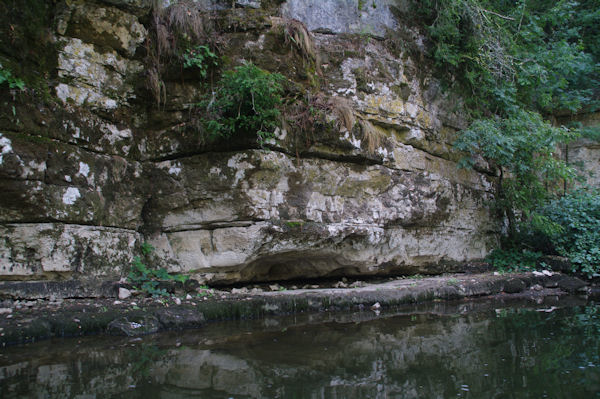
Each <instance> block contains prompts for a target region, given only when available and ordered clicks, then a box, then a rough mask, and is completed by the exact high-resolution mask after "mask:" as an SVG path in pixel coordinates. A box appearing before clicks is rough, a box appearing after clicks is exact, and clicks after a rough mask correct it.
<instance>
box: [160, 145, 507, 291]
mask: <svg viewBox="0 0 600 399" xmlns="http://www.w3.org/2000/svg"><path fill="white" fill-rule="evenodd" d="M158 166H159V171H158V172H162V177H161V178H159V179H157V180H158V181H160V182H161V183H162V184H161V185H160V186H157V190H156V193H157V196H156V197H155V199H154V202H153V203H152V205H153V206H154V207H155V208H154V209H152V210H150V211H151V212H152V213H153V214H154V215H155V217H156V218H157V220H161V222H160V226H159V230H160V231H162V233H160V232H158V235H157V236H155V238H154V239H153V240H152V243H153V244H154V246H155V247H156V248H157V249H158V255H159V256H161V257H165V258H167V259H168V258H169V257H171V260H170V262H171V263H172V264H173V265H178V267H174V271H175V270H178V271H185V272H196V273H202V274H204V275H205V276H204V277H205V279H208V280H209V281H230V282H233V281H237V280H249V279H251V280H262V279H281V278H284V279H285V278H288V277H290V276H294V277H318V276H326V275H330V274H360V273H364V274H387V273H392V272H401V271H404V272H416V271H417V270H418V271H422V268H426V267H427V266H430V267H433V266H434V265H440V266H441V265H442V264H446V265H450V264H451V263H452V262H461V261H467V260H469V259H474V258H483V257H484V256H485V254H486V253H487V251H489V249H490V248H491V247H492V246H493V245H494V244H495V242H496V241H495V237H494V235H493V234H489V233H488V231H489V230H491V229H493V226H494V223H493V220H492V219H491V217H490V215H489V214H488V213H487V211H485V210H483V209H482V208H481V206H480V204H481V202H482V201H484V199H485V198H486V197H487V196H488V193H486V192H485V191H477V190H475V189H474V188H472V187H465V186H462V185H459V184H455V183H451V182H449V181H448V180H446V179H442V178H440V177H439V176H436V175H434V174H430V173H427V172H399V171H396V170H393V169H389V168H387V167H384V166H380V165H373V166H366V165H356V164H344V163H340V162H332V161H327V160H314V159H313V160H299V161H297V162H296V163H294V162H292V161H291V160H290V159H289V158H288V157H287V156H286V155H285V154H281V153H278V152H274V151H271V152H266V151H247V152H238V153H230V154H228V155H227V156H223V154H219V155H216V156H215V155H209V154H207V155H205V156H195V157H190V158H187V159H183V160H180V161H175V162H172V161H166V162H164V163H161V164H159V165H158ZM206 171H208V173H206ZM158 172H157V173H158ZM481 189H483V187H481ZM161 194H163V195H162V196H161ZM174 208H176V209H177V210H176V211H173V209H174ZM443 269H444V266H441V267H440V270H443ZM207 273H210V274H211V275H208V274H207Z"/></svg>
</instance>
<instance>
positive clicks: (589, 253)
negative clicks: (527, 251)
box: [529, 190, 600, 277]
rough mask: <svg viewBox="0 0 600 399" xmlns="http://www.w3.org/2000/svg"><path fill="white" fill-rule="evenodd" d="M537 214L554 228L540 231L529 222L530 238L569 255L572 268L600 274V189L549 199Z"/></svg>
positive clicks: (552, 249) (593, 274)
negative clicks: (530, 226)
mask: <svg viewBox="0 0 600 399" xmlns="http://www.w3.org/2000/svg"><path fill="white" fill-rule="evenodd" d="M540 214H541V215H543V216H544V217H546V218H547V220H548V221H549V222H551V223H553V224H555V226H556V228H555V229H553V230H551V231H541V230H540V229H539V228H536V226H532V228H531V229H530V233H529V234H530V236H532V237H533V239H532V240H531V241H533V242H534V243H536V244H537V245H538V246H541V245H543V244H545V245H546V246H549V250H550V251H552V252H555V253H557V254H559V255H562V256H566V257H568V258H569V259H570V260H571V263H572V264H573V269H574V271H578V272H582V273H585V274H587V275H588V276H595V277H597V276H600V193H599V192H598V191H584V190H580V191H576V192H574V193H571V194H568V195H565V196H563V197H561V198H557V199H554V200H552V201H550V202H549V203H548V204H547V205H545V206H543V207H542V208H541V209H540ZM543 249H546V250H547V248H543Z"/></svg>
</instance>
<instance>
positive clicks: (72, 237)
mask: <svg viewBox="0 0 600 399" xmlns="http://www.w3.org/2000/svg"><path fill="white" fill-rule="evenodd" d="M0 236H2V237H4V239H3V240H1V241H0V278H7V277H9V278H11V279H41V278H44V277H47V276H52V275H62V276H68V277H71V278H83V279H85V278H99V277H103V278H106V277H112V278H116V279H118V277H119V276H121V275H122V274H123V273H124V271H125V270H126V269H127V267H128V265H129V264H130V263H131V261H132V259H133V255H132V254H133V249H134V247H135V245H136V243H139V240H140V237H139V234H138V233H137V232H135V231H130V230H124V229H116V228H108V227H99V226H81V225H65V224H60V223H31V224H5V225H0Z"/></svg>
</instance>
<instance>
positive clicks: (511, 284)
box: [503, 278, 527, 294]
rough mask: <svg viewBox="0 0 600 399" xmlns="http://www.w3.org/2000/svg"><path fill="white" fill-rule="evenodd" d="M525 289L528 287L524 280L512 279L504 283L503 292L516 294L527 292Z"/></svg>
mask: <svg viewBox="0 0 600 399" xmlns="http://www.w3.org/2000/svg"><path fill="white" fill-rule="evenodd" d="M525 288H527V285H526V284H525V282H524V281H523V280H521V279H518V278H511V279H509V280H506V281H505V282H504V289H503V291H504V292H506V293H507V294H516V293H519V292H522V291H523V290H525Z"/></svg>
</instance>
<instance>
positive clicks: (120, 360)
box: [0, 302, 600, 399]
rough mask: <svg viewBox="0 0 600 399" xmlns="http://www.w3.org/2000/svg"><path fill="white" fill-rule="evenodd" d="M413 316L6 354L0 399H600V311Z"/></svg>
mask: <svg viewBox="0 0 600 399" xmlns="http://www.w3.org/2000/svg"><path fill="white" fill-rule="evenodd" d="M561 303H564V302H561ZM557 306H558V305H557ZM403 312H404V313H403V314H400V311H396V314H394V313H392V312H391V311H384V312H382V313H381V314H380V315H375V314H374V313H373V312H370V311H368V312H367V311H365V312H361V313H354V314H337V315H336V314H329V315H327V314H326V315H301V316H295V317H290V318H287V319H266V320H261V321H256V322H237V323H221V324H214V325H209V326H207V327H206V328H205V329H202V330H197V331H187V332H184V333H182V332H179V333H175V332H172V333H168V334H161V335H155V336H147V337H144V338H142V339H131V338H129V339H123V338H101V337H95V338H94V337H91V338H85V339H65V340H55V341H50V342H45V343H40V344H32V345H26V346H21V347H13V348H5V349H2V351H1V352H0V397H1V398H4V399H7V398H27V397H31V398H78V399H88V398H109V397H115V398H144V399H147V398H249V397H250V398H457V397H458V398H546V397H547V398H600V358H599V354H600V306H599V305H597V304H594V303H591V304H589V303H588V304H586V305H582V306H572V307H565V308H559V309H553V308H552V307H550V305H548V304H542V305H537V306H533V307H532V305H531V304H529V305H524V304H511V306H510V307H507V306H506V305H498V304H497V303H490V302H485V303H463V304H460V303H455V304H432V305H430V306H428V307H421V308H419V309H413V310H412V312H414V313H412V314H411V313H407V310H406V309H405V310H403Z"/></svg>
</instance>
